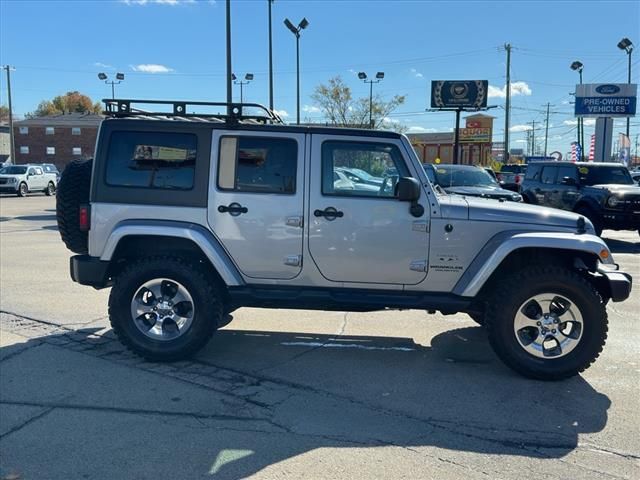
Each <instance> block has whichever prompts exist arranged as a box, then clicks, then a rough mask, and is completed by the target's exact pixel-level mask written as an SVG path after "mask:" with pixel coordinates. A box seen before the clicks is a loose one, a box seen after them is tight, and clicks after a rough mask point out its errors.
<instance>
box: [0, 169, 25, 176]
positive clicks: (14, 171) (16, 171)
mask: <svg viewBox="0 0 640 480" xmlns="http://www.w3.org/2000/svg"><path fill="white" fill-rule="evenodd" d="M2 173H3V174H4V175H24V174H25V173H27V167H4V168H3V169H2Z"/></svg>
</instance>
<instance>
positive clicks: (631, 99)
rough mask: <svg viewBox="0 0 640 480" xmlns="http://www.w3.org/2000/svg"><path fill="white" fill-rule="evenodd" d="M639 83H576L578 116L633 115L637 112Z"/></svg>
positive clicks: (576, 109) (576, 111) (576, 112)
mask: <svg viewBox="0 0 640 480" xmlns="http://www.w3.org/2000/svg"><path fill="white" fill-rule="evenodd" d="M637 87H638V86H637V85H636V84H634V83H595V84H594V83H590V84H583V85H576V104H575V114H576V116H577V117H596V118H597V117H631V116H634V115H635V114H636V100H637Z"/></svg>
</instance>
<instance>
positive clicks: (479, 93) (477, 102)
mask: <svg viewBox="0 0 640 480" xmlns="http://www.w3.org/2000/svg"><path fill="white" fill-rule="evenodd" d="M488 88H489V82H488V81H487V80H434V81H433V82H431V108H452V109H458V108H460V109H464V108H485V107H486V106H487V90H488Z"/></svg>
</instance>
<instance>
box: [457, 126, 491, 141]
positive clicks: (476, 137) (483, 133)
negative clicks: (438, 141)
mask: <svg viewBox="0 0 640 480" xmlns="http://www.w3.org/2000/svg"><path fill="white" fill-rule="evenodd" d="M458 133H459V135H460V143H464V142H467V143H469V142H473V143H490V142H491V129H490V128H487V127H481V128H461V129H460V130H458Z"/></svg>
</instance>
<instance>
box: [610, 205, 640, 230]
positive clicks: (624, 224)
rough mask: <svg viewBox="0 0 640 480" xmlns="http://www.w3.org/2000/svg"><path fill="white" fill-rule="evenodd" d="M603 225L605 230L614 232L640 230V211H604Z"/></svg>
mask: <svg viewBox="0 0 640 480" xmlns="http://www.w3.org/2000/svg"><path fill="white" fill-rule="evenodd" d="M602 223H603V226H604V228H611V229H613V230H638V229H640V211H638V212H635V211H627V212H621V211H615V210H610V209H607V210H604V211H603V212H602Z"/></svg>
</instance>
